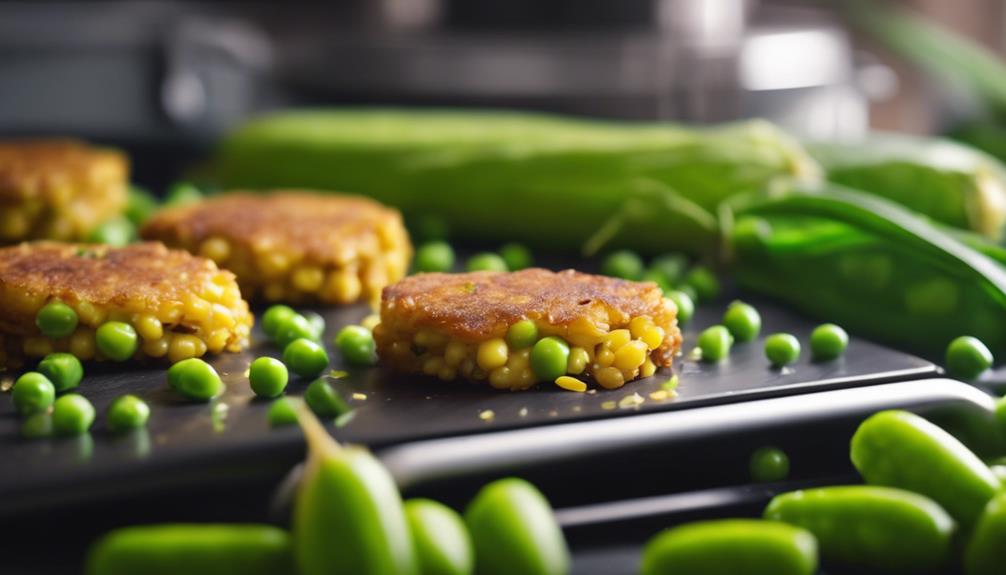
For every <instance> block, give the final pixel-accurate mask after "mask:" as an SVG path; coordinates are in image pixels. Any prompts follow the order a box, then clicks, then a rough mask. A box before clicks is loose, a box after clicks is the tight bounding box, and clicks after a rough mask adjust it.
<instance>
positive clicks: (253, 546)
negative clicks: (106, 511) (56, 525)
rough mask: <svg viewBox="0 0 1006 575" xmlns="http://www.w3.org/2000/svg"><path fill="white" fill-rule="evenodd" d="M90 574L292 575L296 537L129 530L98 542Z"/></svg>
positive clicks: (258, 531) (215, 527)
mask: <svg viewBox="0 0 1006 575" xmlns="http://www.w3.org/2000/svg"><path fill="white" fill-rule="evenodd" d="M87 573H88V575H137V574H138V573H143V574H144V575H178V574H180V573H184V574H185V575H232V574H233V575H285V574H286V575H292V574H293V573H294V564H293V555H292V553H291V544H290V535H289V534H288V533H287V532H286V531H284V530H282V529H279V528H277V527H272V526H270V525H219V524H166V525H145V526H140V527H126V528H123V529H118V530H115V531H112V532H111V533H109V534H107V535H105V536H104V537H103V538H102V539H101V540H99V541H98V542H97V543H95V544H94V545H93V546H92V547H91V549H90V551H89V553H88V558H87Z"/></svg>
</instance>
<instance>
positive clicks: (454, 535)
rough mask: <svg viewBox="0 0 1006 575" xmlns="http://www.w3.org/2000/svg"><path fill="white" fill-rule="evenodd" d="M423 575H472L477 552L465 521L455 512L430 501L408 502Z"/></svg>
mask: <svg viewBox="0 0 1006 575" xmlns="http://www.w3.org/2000/svg"><path fill="white" fill-rule="evenodd" d="M405 516H406V517H407V518H408V520H409V530H410V532H411V533H412V542H413V543H414V544H415V547H416V557H417V559H418V561H419V573H420V575H470V574H471V573H472V572H474V570H475V551H474V550H473V549H472V538H471V536H469V535H468V529H467V528H466V527H465V522H464V519H462V518H461V516H460V515H458V514H457V513H456V512H455V511H454V510H453V509H451V508H450V507H447V506H445V505H443V504H440V503H437V502H436V501H432V500H429V499H410V500H408V501H406V502H405Z"/></svg>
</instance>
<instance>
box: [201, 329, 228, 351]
mask: <svg viewBox="0 0 1006 575" xmlns="http://www.w3.org/2000/svg"><path fill="white" fill-rule="evenodd" d="M230 337H231V335H230V332H229V331H228V330H227V329H226V328H220V329H215V330H213V331H211V332H210V336H209V337H208V338H206V347H207V349H208V350H209V351H211V352H213V353H219V352H220V351H222V350H223V349H224V347H226V346H227V341H228V340H229V339H230Z"/></svg>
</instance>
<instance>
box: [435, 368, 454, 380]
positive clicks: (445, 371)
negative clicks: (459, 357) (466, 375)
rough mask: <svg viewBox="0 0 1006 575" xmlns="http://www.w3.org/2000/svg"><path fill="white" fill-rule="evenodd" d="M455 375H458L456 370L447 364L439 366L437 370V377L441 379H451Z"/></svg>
mask: <svg viewBox="0 0 1006 575" xmlns="http://www.w3.org/2000/svg"><path fill="white" fill-rule="evenodd" d="M457 376H458V370H456V369H454V368H453V367H450V366H447V365H445V366H443V367H441V368H440V371H438V372H437V377H439V378H440V379H442V380H443V381H451V380H452V379H454V378H455V377H457Z"/></svg>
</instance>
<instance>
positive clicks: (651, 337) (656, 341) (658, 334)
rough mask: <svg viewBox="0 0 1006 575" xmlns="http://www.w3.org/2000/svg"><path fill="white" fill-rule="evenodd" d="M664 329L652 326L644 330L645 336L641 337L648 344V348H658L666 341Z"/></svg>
mask: <svg viewBox="0 0 1006 575" xmlns="http://www.w3.org/2000/svg"><path fill="white" fill-rule="evenodd" d="M664 335H665V334H664V329H663V328H660V327H657V326H651V327H650V329H648V330H646V331H645V332H643V336H642V337H641V338H639V339H640V340H642V341H643V343H645V344H646V347H647V348H648V349H651V350H652V349H657V348H658V347H660V345H661V344H663V343H664Z"/></svg>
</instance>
